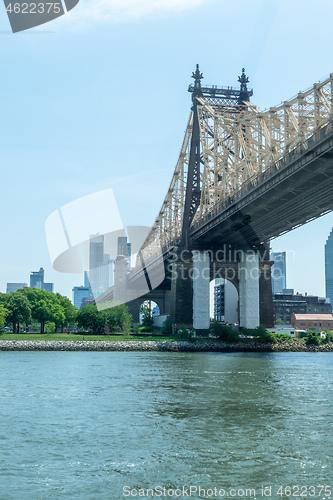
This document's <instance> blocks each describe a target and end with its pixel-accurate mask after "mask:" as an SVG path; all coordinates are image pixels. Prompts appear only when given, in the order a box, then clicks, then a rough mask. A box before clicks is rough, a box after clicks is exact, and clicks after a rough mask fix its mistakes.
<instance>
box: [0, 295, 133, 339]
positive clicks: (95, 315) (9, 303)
mask: <svg viewBox="0 0 333 500" xmlns="http://www.w3.org/2000/svg"><path fill="white" fill-rule="evenodd" d="M131 322H132V318H131V316H130V315H129V314H128V308H127V307H126V305H125V304H121V305H119V306H116V307H112V308H109V309H106V310H104V311H98V309H97V307H96V305H95V304H89V305H87V306H85V307H83V308H82V309H80V310H77V309H76V307H74V306H73V304H72V303H71V301H70V300H69V299H68V297H64V296H63V295H61V294H60V293H55V294H54V293H50V292H46V291H45V290H38V289H36V288H23V289H20V290H17V291H16V292H11V293H9V294H7V293H0V331H1V330H3V329H4V327H5V326H9V325H10V326H11V328H12V332H13V333H19V332H20V330H22V329H27V328H28V326H29V325H31V324H32V325H33V326H35V327H37V324H38V323H39V324H40V333H45V330H46V329H47V330H48V331H56V330H60V331H62V332H63V330H64V328H65V327H67V326H70V325H72V326H74V325H77V326H79V327H80V328H83V329H86V330H90V331H92V332H93V333H98V332H99V333H102V332H103V331H105V329H108V330H109V331H113V330H117V329H119V330H124V329H127V328H129V327H130V325H131Z"/></svg>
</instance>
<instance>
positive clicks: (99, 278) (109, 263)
mask: <svg viewBox="0 0 333 500" xmlns="http://www.w3.org/2000/svg"><path fill="white" fill-rule="evenodd" d="M113 269H114V262H113V260H111V259H110V255H109V254H106V253H104V236H103V235H92V236H90V244H89V271H88V272H86V273H85V276H84V285H85V287H87V286H89V285H90V289H91V293H92V294H93V296H94V297H95V298H96V297H98V296H100V295H101V294H102V293H104V292H106V290H108V288H110V286H112V284H113ZM88 283H89V284H88Z"/></svg>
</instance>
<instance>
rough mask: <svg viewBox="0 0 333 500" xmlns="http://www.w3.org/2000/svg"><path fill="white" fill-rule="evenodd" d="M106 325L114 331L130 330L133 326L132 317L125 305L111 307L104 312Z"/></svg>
mask: <svg viewBox="0 0 333 500" xmlns="http://www.w3.org/2000/svg"><path fill="white" fill-rule="evenodd" d="M104 317H105V324H106V325H107V326H108V327H109V328H110V331H113V330H123V331H124V330H128V329H129V328H130V326H131V324H132V316H131V315H130V314H129V312H128V307H127V306H126V305H125V304H119V305H118V306H115V307H111V308H110V309H107V310H106V311H104Z"/></svg>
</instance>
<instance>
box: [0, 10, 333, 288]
mask: <svg viewBox="0 0 333 500" xmlns="http://www.w3.org/2000/svg"><path fill="white" fill-rule="evenodd" d="M332 14H333V5H332V2H331V1H328V0H327V1H326V0H324V1H323V0H319V1H318V2H316V3H315V4H314V3H313V2H310V1H307V0H306V1H304V0H303V1H300V0H293V2H292V5H290V2H288V1H286V0H276V1H275V2H271V1H267V0H252V1H251V2H248V0H239V1H238V2H230V1H224V0H197V1H194V0H168V1H166V0H81V1H80V3H79V4H78V6H77V7H76V8H74V9H73V10H72V11H71V12H70V13H68V14H67V15H65V16H64V17H62V18H59V19H57V20H55V21H53V22H51V23H48V24H45V25H43V26H40V27H39V28H35V29H33V30H29V31H27V32H22V33H18V34H12V33H11V32H10V26H9V22H8V19H7V16H6V12H5V8H4V6H3V5H0V43H1V52H0V57H1V87H0V88H1V95H0V109H1V129H2V130H1V145H0V159H1V200H2V218H1V225H2V231H1V234H2V244H1V245H0V291H2V292H4V291H5V288H6V283H7V282H16V281H18V282H21V281H23V282H29V274H30V272H31V271H32V270H38V269H39V267H44V269H45V279H46V281H53V282H54V283H55V289H56V291H59V292H60V293H63V294H65V295H68V296H69V297H70V298H71V289H72V287H73V286H74V285H80V284H82V277H81V276H80V275H65V274H61V273H58V272H56V271H54V270H53V269H52V265H51V262H50V258H49V255H48V250H47V244H46V238H45V230H44V224H45V220H46V218H47V217H48V216H49V215H50V214H51V213H52V212H53V211H55V210H57V209H58V208H59V207H61V206H62V205H64V204H66V203H69V202H71V201H73V200H75V199H77V198H79V197H82V196H86V195H88V194H91V193H94V192H96V191H99V190H102V189H107V188H110V187H112V188H113V189H114V193H115V196H116V199H117V202H118V205H119V210H120V213H121V215H122V218H123V222H124V223H125V225H136V224H140V225H151V224H152V223H153V222H154V219H155V216H156V215H157V213H158V211H159V209H160V206H161V204H162V201H163V198H164V196H165V193H166V191H167V188H168V184H169V182H170V179H171V176H172V173H173V169H174V166H175V164H176V161H177V158H178V155H179V150H180V147H181V142H182V139H183V134H184V131H185V127H186V123H187V119H188V115H189V110H190V95H189V94H188V93H187V87H188V84H189V83H190V82H191V74H192V71H193V70H194V69H195V64H196V63H200V68H201V70H202V71H203V73H204V76H205V80H204V82H205V83H206V84H217V85H233V86H236V85H237V78H238V75H240V73H241V68H242V67H245V68H246V72H247V74H248V76H249V78H250V81H251V82H250V85H251V87H253V89H254V96H253V98H252V102H253V103H254V104H256V105H257V106H258V107H259V108H261V109H265V108H267V107H270V106H273V105H275V104H278V103H279V102H281V101H283V100H287V99H289V98H290V97H292V96H293V95H295V94H296V93H297V92H298V91H299V90H303V89H305V88H308V87H310V86H311V85H312V84H313V83H314V82H315V81H318V80H322V79H324V78H325V77H326V76H327V75H328V74H329V73H330V72H333V58H332V39H331V19H332ZM332 226H333V215H332V214H329V215H327V216H325V217H323V218H321V219H319V220H317V221H315V222H312V223H310V224H308V225H306V226H304V227H302V228H300V229H297V230H295V231H293V232H292V233H290V234H288V235H285V236H283V237H280V238H278V239H276V240H274V241H272V247H273V249H274V250H287V251H288V252H289V253H290V256H291V257H290V259H289V262H288V266H287V285H288V287H291V288H295V290H296V291H299V292H305V291H306V292H308V293H313V294H319V295H324V294H325V286H324V244H325V241H326V238H327V237H328V234H329V232H330V230H331V228H332ZM292 255H294V258H293V257H292Z"/></svg>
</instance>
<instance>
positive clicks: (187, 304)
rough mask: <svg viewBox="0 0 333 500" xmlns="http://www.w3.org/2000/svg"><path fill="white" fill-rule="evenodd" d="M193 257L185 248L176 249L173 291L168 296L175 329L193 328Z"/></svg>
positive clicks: (171, 267) (171, 266) (171, 269)
mask: <svg viewBox="0 0 333 500" xmlns="http://www.w3.org/2000/svg"><path fill="white" fill-rule="evenodd" d="M191 273H192V256H191V253H190V252H189V251H188V250H185V249H184V248H183V247H179V248H175V249H174V255H173V260H172V262H171V264H170V279H171V290H170V292H169V294H168V295H169V296H168V301H167V302H168V304H169V310H170V319H171V321H172V323H173V324H174V325H175V327H176V328H177V327H180V326H181V325H185V326H186V327H187V328H192V324H193V323H192V321H193V286H192V279H191V278H192V276H191Z"/></svg>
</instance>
